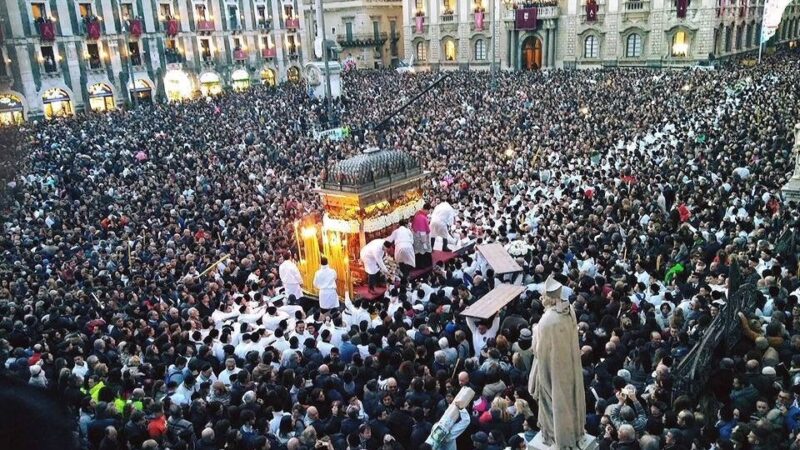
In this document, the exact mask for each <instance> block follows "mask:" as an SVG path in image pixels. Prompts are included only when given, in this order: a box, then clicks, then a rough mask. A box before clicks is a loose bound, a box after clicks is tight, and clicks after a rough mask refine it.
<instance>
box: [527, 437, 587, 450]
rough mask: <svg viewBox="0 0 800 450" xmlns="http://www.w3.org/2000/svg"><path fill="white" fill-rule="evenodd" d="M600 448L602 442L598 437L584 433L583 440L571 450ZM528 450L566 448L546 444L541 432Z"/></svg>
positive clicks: (529, 445) (558, 449) (557, 449)
mask: <svg viewBox="0 0 800 450" xmlns="http://www.w3.org/2000/svg"><path fill="white" fill-rule="evenodd" d="M598 448H600V444H599V443H598V442H597V438H595V437H594V436H592V435H591V434H584V435H583V439H581V442H580V443H578V447H577V448H573V449H571V450H597V449H598ZM528 450H564V449H560V448H558V447H556V446H555V444H553V445H545V443H544V442H543V440H542V434H541V433H539V434H537V435H536V437H535V438H533V441H532V442H531V443H530V444H528Z"/></svg>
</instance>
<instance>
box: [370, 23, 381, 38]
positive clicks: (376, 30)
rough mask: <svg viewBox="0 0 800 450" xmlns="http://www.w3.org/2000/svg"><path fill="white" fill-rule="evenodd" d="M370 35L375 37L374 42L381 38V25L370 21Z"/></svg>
mask: <svg viewBox="0 0 800 450" xmlns="http://www.w3.org/2000/svg"><path fill="white" fill-rule="evenodd" d="M372 35H373V36H375V40H378V39H380V37H381V23H380V22H378V21H377V20H373V21H372Z"/></svg>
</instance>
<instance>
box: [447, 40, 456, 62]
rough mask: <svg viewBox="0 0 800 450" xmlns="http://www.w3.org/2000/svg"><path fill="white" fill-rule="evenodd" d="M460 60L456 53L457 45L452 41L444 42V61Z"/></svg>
mask: <svg viewBox="0 0 800 450" xmlns="http://www.w3.org/2000/svg"><path fill="white" fill-rule="evenodd" d="M456 58H458V52H457V51H456V43H455V41H453V40H452V39H448V40H446V41H444V59H445V61H455V60H456Z"/></svg>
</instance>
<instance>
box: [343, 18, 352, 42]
mask: <svg viewBox="0 0 800 450" xmlns="http://www.w3.org/2000/svg"><path fill="white" fill-rule="evenodd" d="M344 35H345V39H347V42H352V41H353V22H345V23H344Z"/></svg>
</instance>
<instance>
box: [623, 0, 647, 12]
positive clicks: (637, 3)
mask: <svg viewBox="0 0 800 450" xmlns="http://www.w3.org/2000/svg"><path fill="white" fill-rule="evenodd" d="M649 10H650V2H649V1H645V0H628V1H626V2H625V6H624V8H623V11H625V12H626V13H628V12H632V13H637V12H647V11H649Z"/></svg>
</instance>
